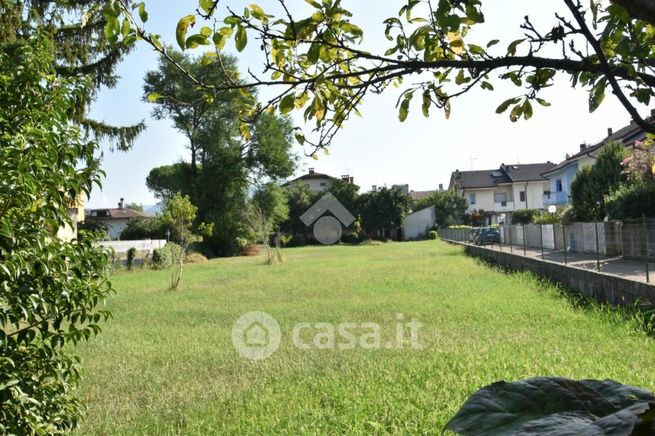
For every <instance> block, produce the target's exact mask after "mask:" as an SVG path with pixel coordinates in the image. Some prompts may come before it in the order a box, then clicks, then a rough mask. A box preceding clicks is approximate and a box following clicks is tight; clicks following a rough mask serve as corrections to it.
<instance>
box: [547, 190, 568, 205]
mask: <svg viewBox="0 0 655 436" xmlns="http://www.w3.org/2000/svg"><path fill="white" fill-rule="evenodd" d="M568 202H569V195H568V193H566V192H563V191H562V192H551V193H550V194H544V206H560V205H564V204H568Z"/></svg>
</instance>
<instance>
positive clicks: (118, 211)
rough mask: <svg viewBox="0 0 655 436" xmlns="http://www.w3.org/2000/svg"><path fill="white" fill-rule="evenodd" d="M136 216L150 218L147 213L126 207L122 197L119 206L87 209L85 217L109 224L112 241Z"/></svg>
mask: <svg viewBox="0 0 655 436" xmlns="http://www.w3.org/2000/svg"><path fill="white" fill-rule="evenodd" d="M134 218H148V216H147V215H145V214H143V213H141V212H139V211H137V210H133V209H128V208H126V207H125V200H124V199H122V198H121V201H120V202H119V203H118V207H117V208H108V209H90V210H87V211H86V216H85V219H86V220H89V221H96V222H99V223H103V224H105V225H106V226H107V229H108V233H109V239H111V240H112V241H114V240H117V239H120V235H121V232H122V231H123V230H125V228H126V227H127V223H128V222H129V221H130V220H131V219H134Z"/></svg>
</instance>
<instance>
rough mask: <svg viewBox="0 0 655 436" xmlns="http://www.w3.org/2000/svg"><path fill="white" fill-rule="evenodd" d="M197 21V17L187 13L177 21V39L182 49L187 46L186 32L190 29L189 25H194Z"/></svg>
mask: <svg viewBox="0 0 655 436" xmlns="http://www.w3.org/2000/svg"><path fill="white" fill-rule="evenodd" d="M195 23H196V17H195V16H194V15H187V16H186V17H182V18H180V21H178V23H177V29H176V30H175V39H176V40H177V45H179V46H180V48H181V49H182V50H184V49H185V48H186V34H187V32H188V30H189V26H193V25H194V24H195Z"/></svg>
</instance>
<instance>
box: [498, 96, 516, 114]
mask: <svg viewBox="0 0 655 436" xmlns="http://www.w3.org/2000/svg"><path fill="white" fill-rule="evenodd" d="M519 101H520V99H519V98H510V99H508V100H505V101H504V102H502V103H501V104H500V106H498V108H497V109H496V113H497V114H502V113H503V112H505V111H506V110H507V109H508V108H509V106H510V105H512V104H516V103H518V102H519Z"/></svg>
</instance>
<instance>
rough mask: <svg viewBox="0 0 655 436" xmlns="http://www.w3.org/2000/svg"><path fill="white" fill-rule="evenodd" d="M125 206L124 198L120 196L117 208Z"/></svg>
mask: <svg viewBox="0 0 655 436" xmlns="http://www.w3.org/2000/svg"><path fill="white" fill-rule="evenodd" d="M124 207H125V199H124V198H123V197H121V201H119V202H118V208H119V209H123V208H124Z"/></svg>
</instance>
